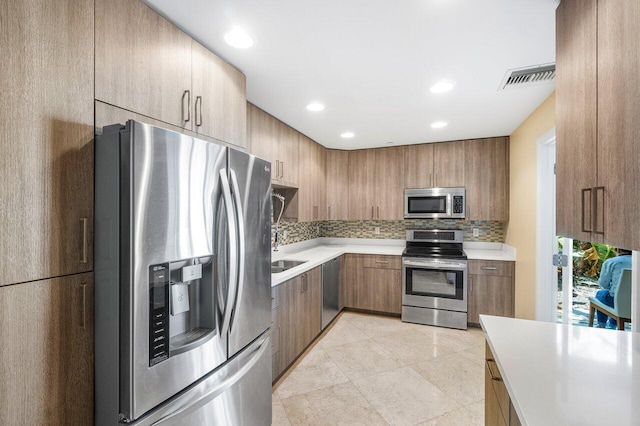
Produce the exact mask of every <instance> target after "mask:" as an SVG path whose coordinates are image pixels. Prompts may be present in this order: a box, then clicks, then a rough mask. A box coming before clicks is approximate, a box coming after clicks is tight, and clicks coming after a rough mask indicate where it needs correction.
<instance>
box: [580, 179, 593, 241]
mask: <svg viewBox="0 0 640 426" xmlns="http://www.w3.org/2000/svg"><path fill="white" fill-rule="evenodd" d="M592 190H593V188H584V189H583V190H582V196H581V197H580V202H581V208H580V212H581V215H582V223H581V224H580V225H581V228H582V232H593V229H587V228H586V227H585V226H584V223H585V220H584V219H585V214H584V204H585V202H584V194H586V193H587V192H588V193H589V199H590V204H591V210H592V213H593V197H592V196H591V191H592ZM591 219H592V221H593V218H591Z"/></svg>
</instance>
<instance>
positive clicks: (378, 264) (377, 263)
mask: <svg viewBox="0 0 640 426" xmlns="http://www.w3.org/2000/svg"><path fill="white" fill-rule="evenodd" d="M364 267H365V268H380V269H402V258H401V257H400V256H383V255H380V256H365V258H364Z"/></svg>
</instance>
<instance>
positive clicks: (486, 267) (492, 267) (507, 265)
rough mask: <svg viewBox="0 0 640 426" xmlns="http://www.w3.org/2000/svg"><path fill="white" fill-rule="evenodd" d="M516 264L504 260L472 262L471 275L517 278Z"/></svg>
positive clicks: (470, 264)
mask: <svg viewBox="0 0 640 426" xmlns="http://www.w3.org/2000/svg"><path fill="white" fill-rule="evenodd" d="M515 267H516V265H515V262H507V261H502V260H475V259H474V260H470V261H469V275H497V276H502V277H513V276H515Z"/></svg>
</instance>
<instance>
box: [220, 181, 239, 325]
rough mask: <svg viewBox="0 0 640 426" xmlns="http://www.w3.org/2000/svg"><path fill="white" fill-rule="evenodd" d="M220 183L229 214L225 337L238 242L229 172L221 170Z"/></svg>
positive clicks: (223, 322)
mask: <svg viewBox="0 0 640 426" xmlns="http://www.w3.org/2000/svg"><path fill="white" fill-rule="evenodd" d="M220 182H221V184H222V195H223V197H224V206H225V210H226V213H227V226H228V231H229V237H228V238H229V265H228V266H229V286H228V287H229V294H228V296H227V303H225V306H224V313H223V315H222V327H221V328H220V336H225V335H226V334H227V332H228V331H229V327H230V323H231V311H232V303H233V302H232V301H234V300H235V298H236V284H237V281H238V279H237V274H238V240H237V234H236V216H235V215H234V211H233V200H232V198H231V187H230V186H229V179H228V178H227V170H226V169H222V170H220Z"/></svg>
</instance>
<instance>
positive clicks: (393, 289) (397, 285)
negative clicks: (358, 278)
mask: <svg viewBox="0 0 640 426" xmlns="http://www.w3.org/2000/svg"><path fill="white" fill-rule="evenodd" d="M357 288H358V291H362V292H363V293H364V294H362V295H360V294H358V296H357V300H358V301H360V300H361V299H362V300H363V302H364V305H365V306H363V307H362V308H361V309H369V310H372V311H377V312H387V313H392V314H400V313H402V272H401V271H400V270H396V269H379V268H364V273H363V284H362V285H361V286H358V287H357ZM360 296H362V297H360Z"/></svg>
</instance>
